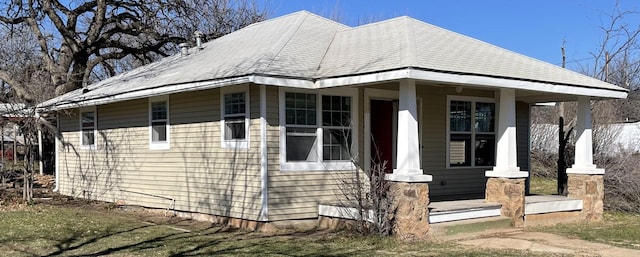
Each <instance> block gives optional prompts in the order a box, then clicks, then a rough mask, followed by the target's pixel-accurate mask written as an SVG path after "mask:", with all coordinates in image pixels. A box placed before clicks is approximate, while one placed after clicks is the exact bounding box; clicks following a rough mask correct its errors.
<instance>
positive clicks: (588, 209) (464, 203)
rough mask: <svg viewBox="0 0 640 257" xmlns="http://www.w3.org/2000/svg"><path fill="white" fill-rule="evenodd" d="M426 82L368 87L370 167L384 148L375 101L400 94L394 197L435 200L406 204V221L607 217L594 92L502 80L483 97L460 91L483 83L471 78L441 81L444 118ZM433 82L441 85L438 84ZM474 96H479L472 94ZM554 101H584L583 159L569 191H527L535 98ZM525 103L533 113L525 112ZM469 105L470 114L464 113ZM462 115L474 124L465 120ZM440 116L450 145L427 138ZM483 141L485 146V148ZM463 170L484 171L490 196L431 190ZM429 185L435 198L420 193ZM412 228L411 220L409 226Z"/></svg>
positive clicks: (579, 151) (579, 145) (579, 153)
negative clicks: (596, 151)
mask: <svg viewBox="0 0 640 257" xmlns="http://www.w3.org/2000/svg"><path fill="white" fill-rule="evenodd" d="M424 83H425V82H424V81H420V80H414V79H402V80H399V82H398V86H397V89H398V90H397V92H396V93H394V94H388V93H384V92H377V91H376V90H367V89H365V93H364V95H365V97H364V104H365V106H364V110H365V111H364V123H365V128H364V137H365V138H372V140H371V141H370V142H369V140H364V154H365V163H364V166H365V167H368V166H367V165H371V163H372V161H373V159H374V158H375V157H372V156H374V155H375V153H376V151H377V150H378V148H375V147H378V146H377V145H376V144H377V142H374V141H375V139H376V133H379V132H376V131H374V130H375V129H374V126H375V124H378V122H376V119H377V118H373V117H372V116H373V115H372V113H373V112H376V114H379V113H380V112H377V111H376V110H375V109H374V107H373V100H376V99H379V98H381V97H382V95H383V94H384V97H386V98H389V97H397V106H396V107H395V108H396V109H397V111H396V112H395V115H397V116H396V117H395V119H394V123H395V124H393V126H394V127H396V129H395V130H393V140H394V144H393V148H394V149H393V156H392V158H390V160H388V161H389V163H391V164H392V165H391V168H389V170H388V171H389V172H390V173H389V174H387V175H386V180H388V181H390V183H391V184H392V186H391V190H392V195H393V197H394V200H395V201H398V202H399V203H398V206H403V205H411V206H419V205H420V204H425V203H427V204H428V207H427V211H424V210H423V209H421V208H412V209H408V210H407V209H403V208H398V210H400V211H402V213H398V214H396V217H397V222H398V223H400V224H401V223H403V222H406V224H423V225H421V226H423V227H419V226H418V227H416V226H414V228H413V230H414V231H416V233H418V234H419V233H422V232H421V231H428V226H429V224H435V223H440V222H447V221H454V220H463V219H474V218H482V217H491V216H505V217H509V218H511V219H512V226H515V227H522V226H525V225H531V224H545V223H548V222H551V223H555V222H562V220H567V221H568V220H570V221H576V220H585V221H597V220H600V219H602V211H603V210H602V209H603V203H602V200H603V179H602V175H603V174H604V170H603V169H598V168H597V167H596V166H595V165H594V164H593V157H592V156H593V150H592V146H591V145H592V131H591V126H592V124H591V99H592V97H590V96H587V95H584V94H581V93H580V92H575V93H568V92H567V93H551V92H544V91H533V90H531V89H530V88H529V89H521V88H500V87H497V88H481V90H485V91H489V92H492V93H493V97H492V100H493V101H492V102H489V101H485V100H483V101H477V102H476V101H474V99H476V98H474V97H472V96H468V95H464V96H456V93H461V92H462V91H465V90H470V91H472V90H476V89H478V88H477V87H474V86H472V85H468V84H459V85H458V84H447V85H443V84H440V85H436V86H439V87H442V88H443V89H442V90H444V91H446V92H448V93H445V94H446V96H445V97H446V104H445V105H444V106H446V108H447V109H444V110H442V108H440V110H441V111H444V112H445V113H446V118H445V119H444V120H443V119H440V118H434V119H431V118H430V117H429V113H430V110H429V108H430V106H429V103H425V99H422V98H421V97H420V96H421V95H424V92H423V93H422V94H420V93H417V92H420V91H424V90H425V89H424V87H425V86H424ZM428 86H431V87H430V88H431V89H432V88H433V86H432V85H428ZM452 91H453V93H451V92H452ZM485 93H486V92H485ZM490 98H491V97H490ZM458 99H462V100H458ZM467 99H471V100H468V101H466V100H467ZM465 101H466V102H465ZM547 101H577V103H578V111H577V112H578V113H577V115H578V120H577V127H576V133H577V142H576V152H575V163H574V164H573V166H572V167H571V168H570V169H568V171H567V173H568V175H569V188H568V191H569V195H568V196H553V195H547V196H538V195H531V196H528V195H526V193H527V185H526V179H527V178H528V177H529V171H528V169H529V154H530V152H529V151H530V149H529V138H530V135H529V126H530V118H529V111H530V104H532V103H536V102H547ZM467 102H470V103H471V105H469V104H467V106H471V107H470V108H468V109H470V110H471V111H467V110H465V109H464V106H463V108H460V106H456V105H455V104H459V103H460V104H461V105H462V104H466V103H467ZM488 102H489V103H491V105H490V106H491V107H489V108H485V109H481V108H484V107H485V105H483V104H485V103H488ZM454 103H455V104H454ZM522 106H524V108H525V110H526V112H522V111H521V110H522V109H523V107H522ZM492 108H493V109H492ZM463 112H464V115H462V114H460V113H463ZM425 113H426V114H425ZM523 113H524V114H525V115H523ZM378 118H379V115H378ZM464 119H466V120H464ZM485 121H487V122H485ZM461 122H462V123H464V124H463V125H466V127H465V126H462V129H460V127H457V126H459V125H460V123H461ZM483 122H485V124H483ZM438 123H440V124H442V123H444V124H442V126H444V128H445V129H446V133H445V134H444V135H445V139H442V138H440V141H439V142H440V143H445V144H444V145H442V144H434V143H433V142H434V140H432V141H429V140H431V139H428V138H426V137H427V136H432V135H426V133H425V131H424V130H425V128H427V129H428V128H430V127H433V126H438V125H437V124H438ZM487 124H488V125H487ZM442 128H443V127H440V129H442ZM439 135H442V133H440V134H439ZM416 139H418V140H416ZM443 146H444V147H443ZM482 147H483V148H484V149H480V148H482ZM442 149H446V151H445V155H444V160H443V159H441V157H442V156H437V157H434V156H431V155H438V152H442ZM487 149H488V151H489V152H491V153H490V154H489V155H486V154H485V152H481V150H487ZM377 158H380V156H377ZM382 158H385V157H384V156H383V157H382ZM386 158H389V157H386ZM434 159H435V160H436V161H434ZM438 159H439V160H438ZM437 161H440V162H441V163H442V162H444V165H443V166H444V167H440V169H438V168H435V169H433V170H431V168H432V167H433V166H434V164H433V163H434V162H437ZM425 164H426V165H425ZM425 166H427V168H425ZM523 166H524V168H523ZM463 169H465V170H473V171H480V172H481V174H482V177H481V178H479V177H478V176H476V177H475V181H476V182H480V183H483V184H484V195H481V194H478V193H477V192H475V193H474V192H471V193H467V194H465V191H464V190H461V191H460V192H462V193H461V194H458V195H455V196H453V197H450V198H447V195H445V194H439V195H432V194H431V193H432V188H442V187H443V186H446V185H447V184H448V183H455V180H452V179H448V180H442V179H438V176H439V175H443V176H447V175H448V174H446V173H447V172H459V171H460V170H463ZM434 182H437V183H435V184H434ZM415 192H420V193H415ZM422 192H428V193H427V194H426V195H427V196H428V198H427V199H420V197H419V196H420V195H425V194H421V193H422ZM412 196H418V197H412ZM432 198H433V200H432ZM434 200H435V201H434ZM424 221H427V222H424ZM398 226H400V227H402V225H398ZM407 227H409V226H408V225H407V226H405V227H404V228H407Z"/></svg>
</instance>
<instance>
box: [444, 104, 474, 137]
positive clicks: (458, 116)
mask: <svg viewBox="0 0 640 257" xmlns="http://www.w3.org/2000/svg"><path fill="white" fill-rule="evenodd" d="M450 105H451V106H450V108H451V109H450V110H449V119H450V121H449V122H450V124H449V125H450V129H451V131H471V102H464V101H451V104H450Z"/></svg>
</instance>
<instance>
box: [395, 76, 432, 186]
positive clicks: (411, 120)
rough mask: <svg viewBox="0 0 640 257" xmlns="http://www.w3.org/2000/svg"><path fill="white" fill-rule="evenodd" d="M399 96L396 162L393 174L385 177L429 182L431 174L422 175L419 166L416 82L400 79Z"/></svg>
mask: <svg viewBox="0 0 640 257" xmlns="http://www.w3.org/2000/svg"><path fill="white" fill-rule="evenodd" d="M399 96H400V103H399V109H398V137H397V138H398V142H397V151H396V160H397V164H396V169H394V170H393V174H387V175H386V177H385V178H386V179H387V180H392V181H402V182H429V181H431V180H432V177H431V175H424V174H423V171H422V169H421V168H420V146H419V142H418V141H419V140H420V139H419V138H420V137H419V135H418V107H417V102H416V82H415V81H414V80H410V79H404V80H401V81H400V94H399Z"/></svg>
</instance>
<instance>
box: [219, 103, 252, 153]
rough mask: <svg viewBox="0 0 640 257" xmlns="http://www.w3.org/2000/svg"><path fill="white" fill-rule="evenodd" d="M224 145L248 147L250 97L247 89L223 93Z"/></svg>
mask: <svg viewBox="0 0 640 257" xmlns="http://www.w3.org/2000/svg"><path fill="white" fill-rule="evenodd" d="M221 110H222V147H223V148H248V145H249V144H248V142H249V99H248V93H247V91H243V92H232V93H231V92H230V93H225V92H224V90H223V93H222V104H221Z"/></svg>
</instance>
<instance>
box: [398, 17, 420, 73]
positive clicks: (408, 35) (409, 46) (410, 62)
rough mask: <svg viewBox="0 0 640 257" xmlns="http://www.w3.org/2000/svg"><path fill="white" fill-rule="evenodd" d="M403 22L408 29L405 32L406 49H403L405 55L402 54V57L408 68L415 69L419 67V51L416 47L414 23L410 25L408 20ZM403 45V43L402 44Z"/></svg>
mask: <svg viewBox="0 0 640 257" xmlns="http://www.w3.org/2000/svg"><path fill="white" fill-rule="evenodd" d="M401 21H403V22H404V26H405V27H407V28H406V30H405V31H404V34H405V35H404V36H405V41H404V42H405V44H406V47H405V48H403V49H404V50H403V53H402V57H403V59H404V60H406V61H405V63H406V66H407V67H413V66H417V64H418V59H417V58H416V55H417V54H418V49H417V47H416V45H417V44H416V42H415V40H416V37H415V30H414V29H413V26H411V25H412V23H410V22H409V21H410V20H408V19H402V20H401ZM401 44H402V42H401Z"/></svg>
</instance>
